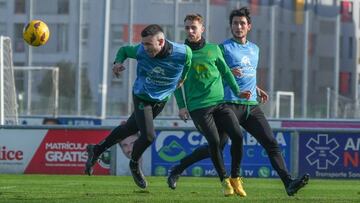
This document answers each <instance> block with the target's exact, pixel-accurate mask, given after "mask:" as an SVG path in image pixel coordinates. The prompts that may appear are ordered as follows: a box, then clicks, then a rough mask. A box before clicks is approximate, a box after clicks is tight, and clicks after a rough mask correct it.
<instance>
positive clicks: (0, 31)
mask: <svg viewBox="0 0 360 203" xmlns="http://www.w3.org/2000/svg"><path fill="white" fill-rule="evenodd" d="M0 35H7V32H6V23H0Z"/></svg>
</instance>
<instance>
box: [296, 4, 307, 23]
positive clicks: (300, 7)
mask: <svg viewBox="0 0 360 203" xmlns="http://www.w3.org/2000/svg"><path fill="white" fill-rule="evenodd" d="M304 8H305V0H295V5H294V14H295V16H294V19H295V24H297V25H301V24H303V23H304Z"/></svg>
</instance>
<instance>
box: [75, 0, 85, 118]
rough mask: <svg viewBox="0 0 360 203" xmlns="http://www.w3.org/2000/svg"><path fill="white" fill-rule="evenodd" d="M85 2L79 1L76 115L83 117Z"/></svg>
mask: <svg viewBox="0 0 360 203" xmlns="http://www.w3.org/2000/svg"><path fill="white" fill-rule="evenodd" d="M82 26H83V0H79V42H78V46H79V47H78V67H77V69H76V81H75V82H76V88H75V92H76V114H77V115H78V116H80V115H81V109H82V106H81V93H82V89H81V86H82V85H81V83H82V81H81V74H82V70H81V67H82V31H83V27H82Z"/></svg>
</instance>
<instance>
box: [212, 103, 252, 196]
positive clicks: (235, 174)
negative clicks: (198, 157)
mask: <svg viewBox="0 0 360 203" xmlns="http://www.w3.org/2000/svg"><path fill="white" fill-rule="evenodd" d="M216 119H218V120H219V121H220V123H219V124H220V125H219V126H221V129H222V130H224V131H225V132H226V134H227V135H228V136H229V138H230V139H231V147H230V153H231V178H230V182H231V185H232V187H233V188H234V191H235V193H236V194H237V195H240V196H242V197H245V196H246V192H245V190H244V188H243V186H242V179H241V178H240V163H241V159H242V152H243V135H242V132H241V128H240V125H239V121H238V119H237V118H236V115H235V114H234V112H233V111H232V109H230V108H229V107H228V106H227V105H224V104H223V105H219V106H218V108H217V111H216Z"/></svg>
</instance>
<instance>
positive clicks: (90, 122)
mask: <svg viewBox="0 0 360 203" xmlns="http://www.w3.org/2000/svg"><path fill="white" fill-rule="evenodd" d="M58 120H59V122H60V124H63V125H74V126H94V125H101V119H98V118H81V117H59V118H58Z"/></svg>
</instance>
